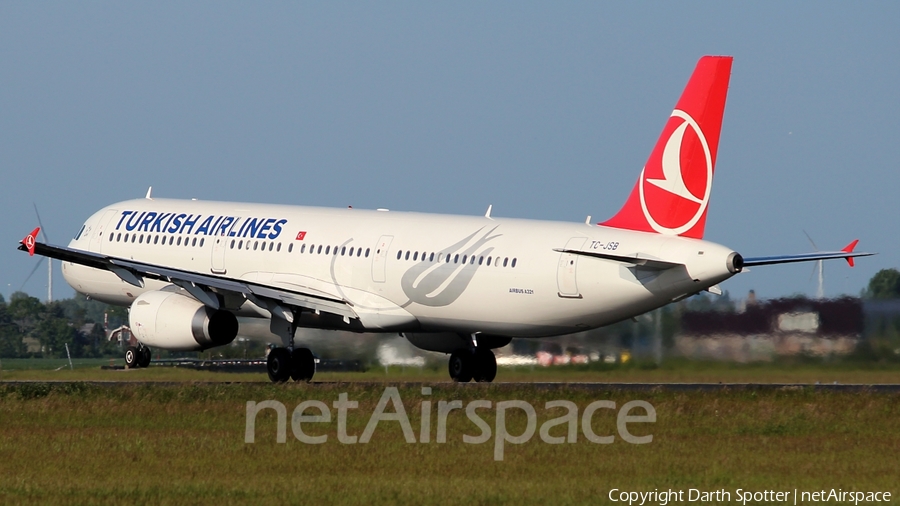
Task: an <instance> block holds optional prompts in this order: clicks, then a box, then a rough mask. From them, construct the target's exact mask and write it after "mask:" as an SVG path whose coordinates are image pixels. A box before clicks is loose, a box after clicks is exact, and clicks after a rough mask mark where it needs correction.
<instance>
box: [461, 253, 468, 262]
mask: <svg viewBox="0 0 900 506" xmlns="http://www.w3.org/2000/svg"><path fill="white" fill-rule="evenodd" d="M466 258H467V255H463V261H462V263H466Z"/></svg>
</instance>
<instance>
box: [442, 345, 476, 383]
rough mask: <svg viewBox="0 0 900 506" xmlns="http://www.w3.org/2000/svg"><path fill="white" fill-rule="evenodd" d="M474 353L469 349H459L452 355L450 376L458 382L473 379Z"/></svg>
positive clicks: (466, 381)
mask: <svg viewBox="0 0 900 506" xmlns="http://www.w3.org/2000/svg"><path fill="white" fill-rule="evenodd" d="M473 358H474V355H472V352H470V351H469V350H457V351H454V352H453V353H452V354H451V355H450V364H449V367H448V368H449V370H450V378H452V379H453V381H455V382H457V383H468V382H470V381H472V372H473V371H472V370H473V369H474V367H473V365H474V362H475V361H474V360H473Z"/></svg>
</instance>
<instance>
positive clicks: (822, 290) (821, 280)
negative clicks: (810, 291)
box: [803, 230, 825, 299]
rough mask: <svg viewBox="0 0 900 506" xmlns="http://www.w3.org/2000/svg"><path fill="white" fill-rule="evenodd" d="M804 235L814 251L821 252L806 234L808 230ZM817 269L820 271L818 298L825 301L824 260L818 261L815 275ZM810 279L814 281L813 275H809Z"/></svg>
mask: <svg viewBox="0 0 900 506" xmlns="http://www.w3.org/2000/svg"><path fill="white" fill-rule="evenodd" d="M803 235H805V236H806V238H807V239H809V243H810V244H812V247H813V250H815V251H819V247H818V246H816V243H815V242H813V240H812V237H810V236H809V234H807V233H806V230H804V231H803ZM816 269H818V270H819V288H818V290H816V298H817V299H824V298H825V265H824V264H823V263H822V260H817V261H816V266H815V267H813V274H815V272H816ZM809 278H810V279H812V274H810V275H809Z"/></svg>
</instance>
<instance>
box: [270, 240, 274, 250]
mask: <svg viewBox="0 0 900 506" xmlns="http://www.w3.org/2000/svg"><path fill="white" fill-rule="evenodd" d="M273 247H275V243H274V242H270V243H269V251H272V248H273Z"/></svg>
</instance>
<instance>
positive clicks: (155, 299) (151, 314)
mask: <svg viewBox="0 0 900 506" xmlns="http://www.w3.org/2000/svg"><path fill="white" fill-rule="evenodd" d="M128 321H129V324H130V325H131V331H132V332H134V334H135V336H136V337H137V338H138V340H139V341H140V342H142V343H144V344H145V345H147V346H150V347H154V348H162V349H164V350H172V351H199V350H205V349H207V348H212V347H215V346H222V345H225V344H228V343H230V342H232V341H234V338H235V337H236V336H237V332H238V321H237V318H236V317H235V316H234V315H233V314H231V313H230V312H228V311H222V310H218V311H217V310H215V309H212V308H209V307H207V306H205V305H204V304H203V303H202V302H200V301H198V300H197V299H194V298H193V297H189V296H186V295H182V294H180V293H178V292H164V291H152V292H147V293H144V294H142V295H141V296H139V297H138V298H137V299H135V301H134V302H133V303H132V304H131V312H130V313H129V315H128Z"/></svg>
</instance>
